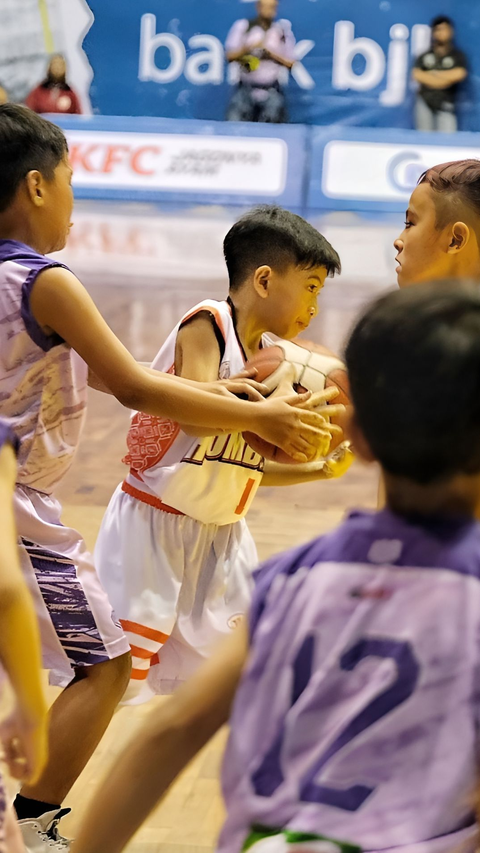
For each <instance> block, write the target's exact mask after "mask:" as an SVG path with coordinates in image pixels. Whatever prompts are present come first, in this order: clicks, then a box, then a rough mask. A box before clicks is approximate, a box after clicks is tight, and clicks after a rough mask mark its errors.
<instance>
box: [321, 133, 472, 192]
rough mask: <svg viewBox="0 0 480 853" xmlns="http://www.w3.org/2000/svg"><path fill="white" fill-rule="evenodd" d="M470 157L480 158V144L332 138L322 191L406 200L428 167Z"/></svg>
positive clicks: (325, 152) (324, 158)
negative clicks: (355, 140) (462, 144)
mask: <svg viewBox="0 0 480 853" xmlns="http://www.w3.org/2000/svg"><path fill="white" fill-rule="evenodd" d="M468 158H475V159H479V158H480V144H479V146H478V148H466V147H460V146H458V147H454V146H448V147H447V146H443V145H423V144H419V143H413V144H410V143H404V144H401V143H398V144H396V143H387V142H353V141H345V140H332V141H331V142H328V143H327V145H326V146H325V151H324V157H323V175H322V191H323V193H324V195H325V196H327V197H328V198H332V199H351V200H354V201H357V200H358V201H381V202H394V201H402V200H407V199H408V198H409V196H410V194H411V192H412V190H413V188H414V187H415V184H416V182H417V180H418V178H419V177H420V175H421V174H422V172H424V171H425V170H426V169H429V168H431V167H432V166H436V165H438V164H439V163H448V162H450V161H451V160H465V159H468Z"/></svg>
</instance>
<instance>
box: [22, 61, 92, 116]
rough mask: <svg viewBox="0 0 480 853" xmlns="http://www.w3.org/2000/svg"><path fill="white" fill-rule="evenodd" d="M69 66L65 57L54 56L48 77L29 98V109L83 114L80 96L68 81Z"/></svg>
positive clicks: (40, 111)
mask: <svg viewBox="0 0 480 853" xmlns="http://www.w3.org/2000/svg"><path fill="white" fill-rule="evenodd" d="M66 75H67V66H66V62H65V59H64V57H63V56H61V54H59V53H57V54H55V56H52V58H51V59H50V62H49V64H48V68H47V76H46V77H45V80H43V81H42V83H40V84H39V85H38V86H37V87H36V88H35V89H32V91H31V92H30V94H29V95H28V96H27V98H26V100H25V103H26V105H27V107H30V109H32V110H35V112H36V113H77V114H79V113H81V112H82V109H81V106H80V101H79V99H78V96H77V95H76V94H75V92H74V91H73V89H72V88H71V87H70V86H69V85H68V83H67V80H66Z"/></svg>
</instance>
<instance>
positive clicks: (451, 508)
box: [385, 474, 480, 518]
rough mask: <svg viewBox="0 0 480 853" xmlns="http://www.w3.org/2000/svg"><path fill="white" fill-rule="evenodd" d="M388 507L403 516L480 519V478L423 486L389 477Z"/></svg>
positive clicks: (452, 480) (458, 478) (387, 488)
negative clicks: (461, 516)
mask: <svg viewBox="0 0 480 853" xmlns="http://www.w3.org/2000/svg"><path fill="white" fill-rule="evenodd" d="M385 492H386V500H387V506H388V507H389V508H390V509H391V510H393V512H396V513H398V514H400V515H426V516H428V515H466V516H471V517H472V518H473V517H474V516H477V517H479V515H480V475H478V474H475V475H467V474H460V475H457V476H456V477H455V478H453V479H451V480H448V481H447V482H446V483H438V482H437V483H431V484H427V485H422V484H420V483H414V482H413V481H412V480H407V479H406V478H405V477H396V476H392V475H391V474H385Z"/></svg>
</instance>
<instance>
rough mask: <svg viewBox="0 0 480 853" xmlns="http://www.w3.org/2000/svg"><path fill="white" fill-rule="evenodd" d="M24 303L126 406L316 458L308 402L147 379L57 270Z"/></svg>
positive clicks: (71, 280) (315, 418)
mask: <svg viewBox="0 0 480 853" xmlns="http://www.w3.org/2000/svg"><path fill="white" fill-rule="evenodd" d="M30 305H31V308H32V311H33V314H34V317H35V319H36V321H37V322H38V323H39V325H40V326H41V327H42V328H43V330H44V331H45V332H46V333H47V334H49V333H50V334H51V333H52V332H56V333H57V334H58V335H60V337H61V338H62V339H63V340H64V341H65V342H66V343H68V344H69V345H70V346H71V347H72V348H73V349H74V350H76V352H78V354H79V355H80V356H81V357H82V358H83V359H84V361H85V362H86V363H87V364H88V366H89V368H90V369H91V370H92V371H93V373H94V374H95V375H96V376H97V377H98V379H99V380H100V382H101V383H103V385H105V387H106V388H109V389H110V390H111V392H112V394H113V395H114V396H115V397H116V398H117V399H118V400H119V402H120V403H122V404H123V405H124V406H126V407H127V408H130V409H137V410H138V411H143V412H146V413H147V414H153V415H159V416H161V417H167V418H171V419H172V420H176V421H178V422H180V423H189V422H190V423H191V424H193V425H195V426H198V427H207V428H208V429H212V428H213V430H218V429H221V430H236V431H244V430H252V431H254V432H256V433H258V435H261V436H262V437H263V438H265V439H267V441H270V442H272V443H274V444H277V445H278V446H279V447H282V448H283V449H284V450H285V451H286V452H287V453H289V454H290V455H292V456H293V457H294V458H296V459H297V460H298V461H301V462H304V461H310V460H311V459H314V458H315V456H316V455H317V453H318V440H319V428H320V427H321V425H322V423H323V419H322V418H321V417H320V416H319V415H318V414H316V413H315V412H313V411H310V410H309V406H308V402H307V401H308V398H304V399H303V400H301V399H300V402H299V400H296V399H294V398H291V399H287V400H283V401H280V400H278V401H277V400H275V401H272V402H267V403H262V404H261V405H258V404H256V403H250V402H246V401H243V400H239V399H237V398H236V397H235V396H234V395H232V394H230V393H229V392H228V390H227V389H225V391H224V393H220V394H218V393H215V394H212V393H210V389H209V388H207V390H204V389H203V388H202V387H199V388H197V387H194V386H192V384H191V383H190V382H185V380H182V379H181V378H180V377H171V376H170V377H166V376H165V374H159V375H158V376H154V375H153V374H152V373H151V372H147V371H146V370H144V369H143V368H142V367H141V366H140V365H138V364H137V362H136V361H135V359H134V358H133V357H132V356H131V355H130V353H129V352H128V350H127V349H126V348H125V347H124V346H123V344H122V343H121V342H120V341H119V340H118V338H117V337H116V336H115V335H114V334H113V332H112V330H111V329H110V328H109V326H108V325H107V323H106V322H105V320H104V319H103V318H102V316H101V315H100V313H99V311H98V310H97V308H96V307H95V305H94V303H93V301H92V299H91V298H90V296H89V295H88V293H87V291H86V290H85V288H84V287H83V286H82V284H81V283H80V282H79V281H78V279H77V278H76V277H75V276H74V275H73V274H72V273H70V272H68V271H67V270H64V269H62V268H58V267H56V268H49V269H47V270H45V271H44V272H42V273H40V274H39V276H38V278H37V280H36V282H35V284H34V287H33V290H32V294H31V299H30ZM207 392H208V393H207Z"/></svg>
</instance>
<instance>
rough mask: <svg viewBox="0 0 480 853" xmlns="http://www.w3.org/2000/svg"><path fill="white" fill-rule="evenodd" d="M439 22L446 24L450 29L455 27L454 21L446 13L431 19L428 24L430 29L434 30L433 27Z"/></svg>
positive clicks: (438, 24) (437, 25)
mask: <svg viewBox="0 0 480 853" xmlns="http://www.w3.org/2000/svg"><path fill="white" fill-rule="evenodd" d="M440 24H448V26H449V27H451V28H452V30H453V29H455V26H454V23H453V21H452V19H451V18H449V17H448V15H437V16H436V17H435V18H434V19H433V21H432V23H431V24H430V26H431V28H432V30H434V29H435V27H439V26H440Z"/></svg>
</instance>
